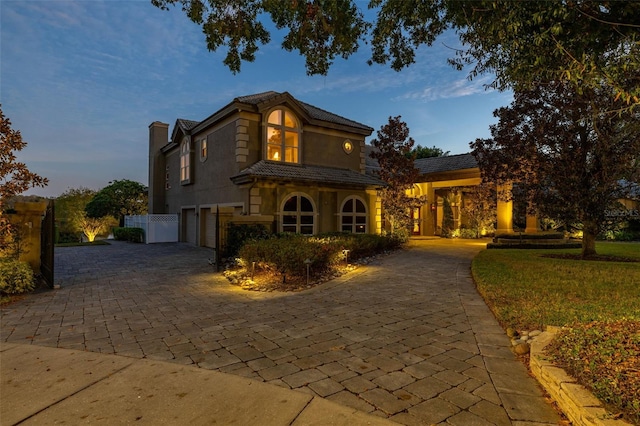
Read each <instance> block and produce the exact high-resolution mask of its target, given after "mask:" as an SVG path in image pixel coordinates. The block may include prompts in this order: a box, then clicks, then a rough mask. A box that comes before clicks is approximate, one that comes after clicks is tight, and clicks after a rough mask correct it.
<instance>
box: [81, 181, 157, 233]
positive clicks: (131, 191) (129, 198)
mask: <svg viewBox="0 0 640 426" xmlns="http://www.w3.org/2000/svg"><path fill="white" fill-rule="evenodd" d="M85 211H86V212H87V216H88V217H90V218H99V217H103V216H113V217H115V218H118V219H119V222H120V225H121V226H122V225H123V224H124V216H126V215H139V214H146V213H147V188H146V187H145V186H144V185H143V184H141V183H138V182H134V181H131V180H127V179H122V180H114V181H113V182H110V183H109V185H108V186H105V187H104V188H102V189H101V190H100V191H98V192H97V193H96V195H95V196H94V197H93V198H92V199H91V201H89V203H88V204H87V205H86V207H85Z"/></svg>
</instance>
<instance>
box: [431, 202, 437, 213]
mask: <svg viewBox="0 0 640 426" xmlns="http://www.w3.org/2000/svg"><path fill="white" fill-rule="evenodd" d="M431 211H432V212H435V211H436V205H435V204H434V203H431Z"/></svg>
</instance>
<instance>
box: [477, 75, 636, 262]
mask: <svg viewBox="0 0 640 426" xmlns="http://www.w3.org/2000/svg"><path fill="white" fill-rule="evenodd" d="M614 92H615V89H614V88H612V87H611V86H608V85H601V86H599V87H597V88H594V89H584V90H583V91H582V92H578V91H577V90H576V88H575V87H574V86H573V85H571V84H570V83H567V82H557V83H552V84H546V85H545V84H541V85H539V86H537V87H535V88H533V89H531V90H524V91H516V93H515V96H514V100H513V102H512V103H511V105H510V106H509V107H504V108H500V109H498V110H496V111H495V112H494V115H495V116H496V117H497V118H498V119H499V122H498V124H495V125H492V126H491V136H492V138H490V139H476V141H475V142H472V143H471V144H470V145H471V147H472V149H473V154H474V156H475V158H476V160H477V161H478V165H479V167H480V170H481V173H482V177H483V180H484V181H486V182H496V183H498V184H505V183H510V182H514V183H515V184H517V185H518V186H519V187H520V189H521V190H522V191H523V192H524V193H525V194H526V199H527V201H528V206H529V207H528V209H529V211H530V213H533V212H537V213H539V214H541V215H543V216H547V217H550V218H553V219H558V220H559V221H560V222H562V223H575V222H580V223H582V227H583V228H582V229H583V240H582V256H583V257H588V256H590V255H594V254H596V249H595V238H596V236H597V235H598V233H599V232H600V230H601V229H602V225H603V224H604V223H605V222H606V211H607V210H608V209H611V208H615V206H616V205H617V200H618V199H621V198H626V197H628V196H629V195H630V191H631V190H632V185H626V184H623V183H624V182H640V136H639V135H640V111H635V112H634V111H632V110H629V109H626V110H624V111H620V112H618V113H613V114H612V113H611V112H610V111H611V109H612V106H613V104H614V103H615V100H614V97H613V96H612V94H613V93H614Z"/></svg>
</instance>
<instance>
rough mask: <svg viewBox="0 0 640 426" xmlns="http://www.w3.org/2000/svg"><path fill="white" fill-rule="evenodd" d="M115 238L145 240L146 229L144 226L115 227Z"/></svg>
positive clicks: (135, 241)
mask: <svg viewBox="0 0 640 426" xmlns="http://www.w3.org/2000/svg"><path fill="white" fill-rule="evenodd" d="M113 238H115V239H116V240H118V241H129V242H132V243H143V242H144V229H142V228H113Z"/></svg>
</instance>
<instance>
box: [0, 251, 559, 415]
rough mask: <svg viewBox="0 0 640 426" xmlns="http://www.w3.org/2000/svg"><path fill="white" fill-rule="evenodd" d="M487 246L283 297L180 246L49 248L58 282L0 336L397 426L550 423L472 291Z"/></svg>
mask: <svg viewBox="0 0 640 426" xmlns="http://www.w3.org/2000/svg"><path fill="white" fill-rule="evenodd" d="M483 247H484V244H479V243H477V242H464V241H453V240H441V239H435V240H415V241H412V242H411V243H410V244H409V246H408V247H407V248H406V249H405V250H401V251H398V252H396V253H393V254H391V255H388V256H382V257H380V258H379V259H378V260H376V261H375V262H374V263H372V264H370V265H368V266H366V267H362V268H359V269H357V270H356V271H354V272H351V273H349V274H347V275H345V276H342V277H340V278H338V279H335V280H333V281H331V282H328V283H325V284H324V285H321V286H319V287H316V288H314V289H311V290H307V291H304V292H299V293H287V294H274V293H259V292H246V291H243V290H240V289H239V288H238V287H236V286H233V285H231V284H230V283H229V282H228V281H227V280H226V279H225V278H223V277H222V276H221V275H220V274H218V273H216V272H215V271H214V270H213V268H212V267H211V266H210V265H209V263H208V258H209V257H211V254H212V253H211V251H210V250H209V249H205V248H199V247H193V246H189V245H186V244H183V243H171V244H153V245H140V244H128V243H122V242H113V243H112V244H111V245H109V246H93V247H70V248H57V249H56V281H57V283H59V284H60V285H61V288H60V289H58V290H52V291H45V292H40V293H36V294H32V295H29V296H27V297H26V298H25V299H24V300H22V301H20V302H17V303H14V304H12V305H10V306H7V307H3V308H2V324H1V329H0V342H12V343H22V344H24V343H31V344H34V345H40V346H50V347H58V348H69V349H81V350H86V351H91V352H103V353H109V354H116V355H120V356H126V357H133V358H148V359H156V360H163V361H170V362H175V363H179V364H188V365H193V366H194V367H200V368H205V369H212V370H218V371H221V372H226V373H230V374H234V375H240V376H245V377H249V378H252V379H255V380H259V381H263V382H268V383H271V384H275V385H278V386H282V387H285V388H291V389H297V390H300V391H301V392H307V393H311V394H313V395H317V396H320V397H323V398H326V399H329V400H331V401H334V402H337V403H339V404H342V405H345V406H348V407H352V408H355V409H357V410H360V411H364V412H368V413H371V414H374V415H379V416H382V417H387V418H390V419H391V420H394V421H396V422H398V423H402V424H407V425H413V424H416V425H417V424H434V423H443V424H460V425H484V424H486V425H489V424H497V425H509V424H525V423H527V422H530V423H542V424H557V423H558V420H559V418H558V416H557V414H556V412H555V411H554V410H553V409H552V408H551V406H549V405H548V404H547V403H546V401H545V399H544V397H543V396H542V393H541V391H540V390H539V388H538V386H537V383H536V382H535V381H534V380H533V379H531V378H530V377H529V376H528V374H527V371H526V368H525V367H524V366H523V364H522V363H521V362H519V361H518V360H517V359H516V358H515V357H514V355H513V354H512V353H511V351H510V349H509V344H510V343H509V340H508V339H507V337H506V336H505V334H504V332H503V330H502V329H501V328H500V326H499V325H498V324H497V322H496V320H495V319H494V317H493V316H492V314H491V313H490V311H489V310H488V308H487V307H486V305H485V304H484V302H483V300H482V298H481V297H480V296H479V295H478V293H477V292H476V290H475V287H474V285H473V282H472V280H471V277H470V262H471V259H472V258H473V256H474V255H475V254H477V253H478V252H479V251H480V250H481V249H482V248H483ZM527 424H528V423H527Z"/></svg>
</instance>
